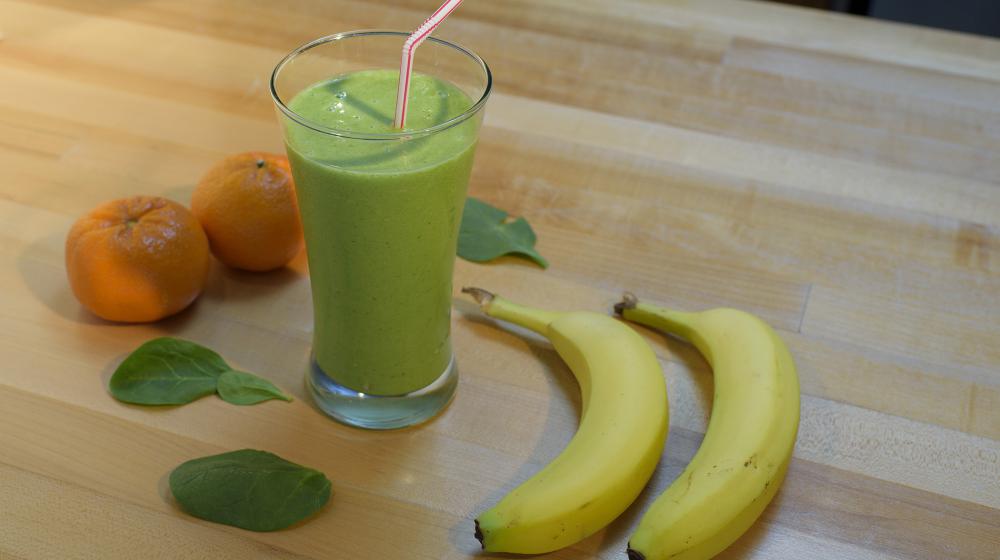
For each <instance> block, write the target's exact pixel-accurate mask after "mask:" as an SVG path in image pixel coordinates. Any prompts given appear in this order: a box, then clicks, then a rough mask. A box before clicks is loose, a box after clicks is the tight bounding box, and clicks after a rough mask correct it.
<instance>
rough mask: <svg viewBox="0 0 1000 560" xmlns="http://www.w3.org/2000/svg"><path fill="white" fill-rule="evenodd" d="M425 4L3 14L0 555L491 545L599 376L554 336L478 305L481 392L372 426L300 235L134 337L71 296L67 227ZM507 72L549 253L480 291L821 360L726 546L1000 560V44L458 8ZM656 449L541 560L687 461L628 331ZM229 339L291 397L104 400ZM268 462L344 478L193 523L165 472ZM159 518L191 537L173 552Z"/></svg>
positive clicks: (548, 9) (551, 8)
mask: <svg viewBox="0 0 1000 560" xmlns="http://www.w3.org/2000/svg"><path fill="white" fill-rule="evenodd" d="M433 4H434V2H431V1H429V0H386V1H381V2H368V1H361V0H324V1H323V2H319V1H316V0H289V1H288V2H282V3H248V2H242V1H240V0H215V1H213V2H203V1H201V0H172V1H168V0H145V1H138V0H93V1H88V2H76V1H72V0H34V1H28V0H0V36H2V39H0V83H3V84H4V86H3V87H0V169H2V170H3V172H2V175H0V177H2V180H0V294H2V295H0V298H2V299H0V357H2V359H3V363H4V367H3V368H2V369H0V421H2V422H3V426H4V427H3V429H0V449H3V452H2V453H0V501H2V502H3V504H4V515H3V516H0V558H3V559H4V560H7V559H8V558H9V559H11V560H35V559H48V558H53V559H55V558H59V559H77V558H101V559H116V558H123V559H124V558H135V557H137V556H136V552H135V551H136V550H140V549H141V550H142V551H143V554H142V557H143V558H206V557H212V558H247V557H253V558H296V559H299V558H301V559H306V558H316V559H319V558H331V557H340V556H344V557H352V558H367V557H372V558H375V557H377V558H388V559H394V558H407V559H409V558H435V559H436V558H445V559H449V560H452V559H459V558H469V557H478V558H488V557H492V556H491V555H487V554H483V553H481V552H479V551H478V549H477V547H478V543H477V542H476V541H475V540H474V539H473V538H472V534H471V530H470V526H471V521H470V520H471V519H472V518H473V517H474V516H475V514H476V513H477V512H479V511H481V510H482V509H484V508H486V507H489V505H491V504H492V503H494V502H495V501H496V500H497V499H499V497H501V496H502V495H503V494H504V493H505V492H506V491H508V490H510V489H511V488H513V487H514V486H515V485H516V484H518V483H519V482H520V481H523V480H524V479H526V478H527V477H529V476H530V475H531V474H532V473H534V472H536V471H537V469H538V468H540V467H541V466H542V465H544V464H545V463H546V462H547V461H549V460H550V459H552V458H553V457H554V456H555V455H556V454H558V452H559V451H560V449H561V448H562V446H563V445H565V443H566V442H567V441H568V440H569V438H570V437H571V436H572V434H573V431H574V429H575V427H576V423H577V418H578V415H579V407H580V403H579V397H578V395H577V389H576V386H575V384H574V382H573V379H572V376H571V375H570V373H569V372H568V371H567V369H566V367H565V365H564V364H563V363H562V362H561V360H560V359H559V358H558V356H557V355H556V354H555V352H554V351H553V350H552V348H551V346H550V345H548V344H547V343H546V342H545V341H542V340H540V339H538V338H537V337H530V336H529V337H525V336H523V334H524V333H523V332H521V331H517V330H512V329H508V328H506V327H504V326H503V325H499V324H496V323H494V322H493V321H490V320H487V319H484V318H483V317H482V316H481V314H480V313H479V312H478V310H477V309H476V307H475V306H474V305H472V304H471V302H469V301H467V300H466V299H464V298H463V297H462V296H461V295H460V294H458V293H457V291H456V297H455V301H454V309H455V312H454V315H453V323H452V327H453V332H454V339H455V346H456V352H457V357H458V361H459V364H460V369H461V372H462V381H461V386H460V389H459V395H458V397H457V398H456V400H455V401H454V402H453V403H452V404H451V405H450V407H449V408H448V409H447V410H446V411H445V412H444V413H443V414H442V415H441V416H439V417H438V418H436V419H435V420H434V421H432V422H430V423H428V424H426V425H424V426H422V427H420V428H416V429H410V430H403V431H398V432H390V433H367V432H361V431H358V430H354V429H350V428H347V427H344V426H341V425H339V424H336V423H334V422H331V421H329V420H327V419H326V418H325V417H323V416H321V415H320V414H319V413H318V412H316V411H315V410H314V409H313V408H312V407H311V406H310V404H309V403H308V401H307V397H306V395H305V391H304V387H303V385H302V374H303V372H304V371H305V368H306V366H307V363H308V356H309V344H310V338H311V334H312V317H311V307H310V303H309V282H308V278H307V276H306V262H305V257H304V255H300V256H299V257H298V258H297V259H296V260H295V261H293V262H292V263H291V265H290V266H289V267H287V268H286V269H284V270H281V271H278V272H275V273H271V274H263V275H261V274H248V273H240V272H236V271H232V270H228V269H225V268H224V267H222V266H219V265H217V264H216V265H214V266H213V270H212V275H211V278H210V281H209V285H208V287H207V289H206V292H205V294H204V295H203V296H202V297H201V298H200V299H199V301H198V302H197V303H196V304H195V305H194V306H193V307H192V308H190V309H189V310H187V311H185V312H183V313H181V314H179V315H177V316H175V317H173V318H169V319H167V320H165V321H161V322H159V323H156V324H152V325H115V324H110V323H106V322H103V321H101V320H99V319H97V318H95V317H93V316H91V315H89V314H88V313H87V312H86V311H84V310H83V309H82V308H80V306H79V304H77V303H76V301H75V300H74V299H73V296H72V294H71V293H70V292H69V290H68V287H67V285H66V282H65V276H64V274H65V273H64V270H63V264H62V263H63V254H62V251H63V242H64V238H65V234H66V231H67V230H68V228H69V226H70V224H71V223H72V221H73V219H74V218H75V217H76V216H78V215H80V214H81V213H83V212H85V211H86V210H88V209H89V208H91V207H93V206H95V205H96V204H97V203H99V202H101V201H103V200H106V199H110V198H115V197H121V196H127V195H131V194H138V193H143V194H159V195H164V196H168V197H171V198H174V199H176V200H179V201H181V202H185V203H186V202H188V201H189V200H190V194H191V190H192V188H193V185H194V184H195V183H196V182H197V180H198V178H199V177H200V175H201V174H202V173H203V172H204V171H205V170H206V169H207V168H208V166H209V165H211V164H212V163H213V162H214V161H216V160H217V159H219V158H220V157H222V156H224V155H226V154H228V153H232V152H237V151H244V150H249V149H257V150H272V151H280V150H281V149H282V146H281V140H280V137H279V135H278V130H277V124H276V121H275V118H274V114H273V109H272V108H271V102H270V99H269V97H268V94H267V79H268V76H269V73H270V71H271V69H272V68H273V65H274V63H275V62H276V61H277V60H278V59H279V58H280V57H281V56H282V55H283V54H284V53H286V52H288V51H289V50H291V49H292V48H293V47H295V46H297V45H298V44H301V43H303V42H305V41H306V40H309V39H312V38H314V37H316V36H320V35H324V34H328V33H331V32H334V31H340V30H346V29H357V28H373V27H380V28H403V29H405V28H411V27H413V26H415V25H416V24H418V23H419V21H420V20H421V19H422V17H424V16H426V14H427V13H428V12H429V11H430V10H432V9H433V7H434V6H433ZM439 34H440V35H441V36H443V37H446V38H449V39H454V40H457V41H459V42H462V43H464V44H466V45H468V46H469V47H471V48H473V49H474V50H476V51H477V52H479V53H480V54H482V55H483V57H484V58H485V59H486V60H487V61H488V62H489V63H490V64H491V67H492V68H493V71H494V75H495V78H496V82H495V92H494V95H493V97H492V99H491V101H490V105H489V107H488V110H487V118H486V126H485V128H484V130H483V132H482V138H481V142H480V147H479V152H478V154H477V159H476V164H475V168H474V171H473V179H472V183H471V186H470V192H471V193H472V194H474V195H475V196H478V197H481V198H483V199H486V200H488V201H491V202H493V203H495V204H497V205H499V206H501V207H503V208H505V209H507V210H509V211H511V212H512V213H513V214H515V215H524V216H526V217H527V218H528V219H529V220H530V221H531V223H532V224H533V226H534V227H535V230H536V231H537V233H538V235H539V243H538V248H539V250H540V251H541V252H542V253H543V254H544V255H545V256H546V257H547V258H548V259H549V260H550V262H551V267H550V268H549V269H548V270H545V271H542V270H540V269H538V268H537V267H535V266H533V265H531V264H530V263H526V262H524V261H520V260H517V259H510V258H504V259H500V260H498V261H496V262H494V263H490V264H486V265H476V264H471V263H465V262H461V261H460V262H458V263H457V266H456V276H455V284H456V287H458V286H461V285H466V284H474V285H481V286H483V287H487V288H490V289H494V290H496V291H498V292H502V293H504V294H505V295H507V296H510V297H512V298H517V299H519V300H522V301H524V302H526V303H534V304H538V305H542V304H544V305H547V306H550V307H552V308H559V309H592V310H607V309H608V308H609V307H610V305H611V304H612V303H613V302H614V301H616V300H617V298H618V296H619V295H620V293H621V292H622V291H623V290H626V289H628V290H632V291H635V292H637V293H639V294H640V295H641V296H642V297H644V298H646V299H649V300H652V301H657V302H659V303H662V304H665V305H672V306H676V307H679V308H684V309H700V308H707V307H713V306H720V305H727V306H735V307H740V308H744V309H748V310H750V311H753V312H755V313H757V314H759V315H760V316H762V317H763V318H765V319H766V320H767V321H768V322H770V323H771V324H772V325H774V326H775V327H776V328H777V329H778V331H779V333H780V334H781V335H782V337H783V338H784V339H785V340H786V341H787V342H788V344H789V346H790V348H791V350H792V353H793V355H794V357H795V360H796V362H797V364H798V367H799V375H800V378H801V384H802V390H803V400H802V425H801V429H800V436H799V440H798V443H797V447H796V450H795V459H794V460H793V462H792V465H791V468H790V470H789V475H788V479H787V483H786V485H785V486H784V487H783V489H782V491H781V492H780V493H779V495H778V498H777V499H776V501H775V503H774V504H773V505H772V506H771V507H769V508H768V510H767V511H766V512H765V514H764V516H763V518H762V519H761V521H760V522H759V523H757V524H756V525H755V526H754V528H753V529H752V530H751V531H750V532H749V533H748V534H747V535H746V536H745V537H744V538H742V539H740V540H739V541H738V542H737V543H736V544H735V545H734V546H733V547H732V548H730V549H729V550H727V551H726V552H725V553H723V554H722V555H721V556H720V557H721V558H727V559H730V558H731V559H734V560H735V559H751V558H821V559H827V558H829V559H831V560H833V559H843V558H851V559H869V558H871V559H876V558H878V559H882V558H889V559H900V560H901V559H912V558H917V559H933V560H940V559H942V558H949V559H953V558H954V559H970V560H997V559H1000V552H998V551H1000V352H998V350H997V344H996V341H998V340H1000V267H998V263H1000V160H998V159H997V158H996V157H995V154H996V153H997V150H998V149H1000V105H997V103H996V100H997V99H1000V63H998V61H1000V41H996V40H993V39H986V38H979V37H972V36H966V35H961V34H955V33H949V32H941V31H935V30H930V29H921V28H914V27H907V26H900V25H889V24H885V23H881V22H877V21H874V20H864V19H858V18H853V17H847V16H842V15H835V14H827V13H823V12H819V11H816V10H805V9H795V8H789V7H786V6H778V5H773V4H768V3H760V2H750V1H743V0H740V1H736V0H699V2H680V1H668V0H627V1H623V2H618V3H613V4H609V3H607V2H599V1H597V0H574V1H570V0H547V1H544V2H541V1H533V0H508V1H506V2H502V3H501V2H466V3H465V4H463V6H462V8H461V10H459V11H458V12H456V14H454V15H453V16H452V17H451V18H449V20H448V22H447V23H446V24H445V25H444V26H443V27H442V28H441V30H440V32H439ZM640 332H641V333H642V334H643V336H645V337H646V338H647V339H648V340H649V342H650V343H651V344H652V345H653V347H654V349H655V351H656V353H657V355H658V357H659V358H660V361H661V364H662V366H663V369H664V374H665V375H666V379H667V383H668V388H669V391H670V400H671V407H672V408H671V434H670V439H669V442H668V445H667V451H666V454H665V456H664V459H663V460H662V461H661V464H660V467H659V469H658V471H657V473H656V475H655V476H654V479H653V481H652V482H651V483H650V486H649V487H648V488H647V490H646V491H645V492H644V494H643V495H642V496H641V497H640V498H639V500H638V501H637V503H636V504H635V505H634V506H633V507H632V508H630V509H629V510H628V511H627V512H626V513H625V514H624V515H623V516H622V517H621V518H620V519H619V520H617V521H616V522H615V523H613V524H612V525H611V526H610V527H608V528H607V529H606V530H604V531H602V532H600V533H598V534H596V535H594V536H593V537H591V538H589V539H587V540H585V541H583V542H581V543H579V544H578V545H576V546H574V547H572V548H570V549H567V550H564V551H561V552H558V553H555V554H552V555H548V556H545V557H546V558H550V557H551V558H601V559H605V558H607V559H610V558H623V554H622V551H623V550H624V546H625V543H626V541H627V538H628V536H629V533H630V532H631V530H633V529H634V527H635V524H636V523H637V522H638V519H639V517H640V515H641V513H642V511H643V510H644V509H645V507H646V506H647V505H648V504H649V503H650V502H651V501H652V499H653V498H655V496H656V494H657V493H658V492H659V491H660V490H662V489H663V488H665V487H666V486H667V485H668V484H669V483H670V482H671V481H672V480H673V478H674V477H675V476H677V474H678V473H679V472H680V471H681V470H682V469H683V467H684V465H685V464H686V462H687V461H688V460H689V459H690V457H691V456H692V455H693V453H694V452H695V450H696V449H697V445H698V442H699V441H700V437H701V436H700V434H702V433H703V432H704V429H705V426H706V423H707V419H708V416H709V413H710V400H711V394H712V382H711V372H710V369H709V368H708V366H707V365H706V364H705V363H704V361H703V360H702V359H701V358H700V356H698V355H697V353H696V352H695V351H694V350H693V349H691V348H690V347H688V346H686V345H684V344H682V343H679V342H677V341H674V340H671V339H667V338H665V337H663V336H661V335H659V334H657V333H654V332H652V331H648V330H646V329H640ZM162 334H171V335H176V336H183V337H186V338H190V339H193V340H196V341H199V342H201V343H204V344H207V345H209V346H211V347H213V348H215V349H216V350H218V351H219V352H220V353H222V354H223V355H224V356H225V357H226V358H227V359H228V360H229V361H230V362H231V363H233V364H235V365H237V366H238V367H241V368H243V369H247V370H250V371H255V372H259V373H261V374H264V375H266V376H267V377H269V378H270V379H272V380H274V381H275V382H276V383H278V384H279V385H280V386H281V387H282V388H283V389H285V390H286V391H288V392H289V393H290V394H292V395H294V396H295V397H296V400H295V402H293V403H290V404H286V403H277V402H272V403H266V404H263V405H260V406H256V407H246V408H240V407H232V406H229V405H226V404H225V403H223V402H221V401H219V400H218V399H214V398H208V399H203V400H201V401H198V402H196V403H193V404H191V405H188V406H185V407H180V408H170V409H157V410H150V409H146V408H142V407H133V406H126V405H123V404H121V403H118V402H116V401H114V400H113V399H111V398H110V397H109V396H108V394H107V392H106V382H107V379H108V377H109V376H110V372H111V371H113V369H114V367H115V366H116V365H117V363H118V362H119V361H120V360H121V358H122V357H123V356H124V355H125V354H126V353H127V352H128V351H130V350H131V349H133V348H134V347H136V346H138V345H139V344H141V343H142V342H143V341H145V340H146V339H148V338H150V337H153V336H157V335H162ZM239 447H255V448H262V449H267V450H270V451H273V452H276V453H279V454H281V455H282V456H285V457H288V458H289V459H292V460H295V461H299V462H302V463H304V464H307V465H310V466H313V467H316V468H320V469H321V470H323V471H325V472H326V473H327V474H328V475H329V476H330V478H331V479H333V481H334V492H335V495H334V498H333V500H331V503H330V505H329V506H328V507H327V508H326V509H325V510H324V511H323V512H322V513H321V514H320V515H319V516H317V517H316V518H315V519H313V520H311V521H310V522H308V523H305V524H302V525H299V526H296V527H295V528H293V529H291V530H288V531H282V532H278V533H268V534H255V533H249V532H246V531H241V530H238V529H233V528H228V527H223V526H218V525H213V524H209V523H205V522H202V521H198V520H195V519H192V518H190V517H188V516H186V515H184V514H183V513H182V512H180V511H179V510H178V509H177V508H176V506H175V505H173V503H172V502H171V500H170V497H169V492H167V491H166V488H165V485H164V480H165V479H164V477H165V475H166V474H167V473H168V472H169V471H170V470H171V469H172V468H173V467H175V466H176V465H177V464H179V463H181V462H183V461H184V460H187V459H190V458H192V457H195V456H199V455H205V454H209V453H217V452H221V451H225V450H230V449H235V448H239ZM163 535H170V538H169V539H164V538H163Z"/></svg>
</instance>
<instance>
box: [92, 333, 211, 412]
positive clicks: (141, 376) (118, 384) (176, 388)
mask: <svg viewBox="0 0 1000 560" xmlns="http://www.w3.org/2000/svg"><path fill="white" fill-rule="evenodd" d="M229 369H230V367H229V366H228V365H227V364H226V362H225V361H224V360H223V359H222V357H220V356H219V355H218V354H216V353H215V352H213V351H211V350H209V349H208V348H205V347H204V346H201V345H198V344H195V343H193V342H190V341H187V340H181V339H178V338H170V337H163V338H156V339H153V340H150V341H149V342H147V343H145V344H143V345H142V346H140V347H139V348H137V349H136V350H135V351H134V352H132V353H131V354H129V355H128V357H127V358H125V360H124V361H123V362H122V363H121V365H119V366H118V369H116V370H115V373H114V375H112V376H111V381H110V383H109V389H110V390H111V395H112V396H114V397H115V398H116V399H118V400H120V401H124V402H128V403H134V404H186V403H189V402H191V401H194V400H197V399H200V398H201V397H204V396H206V395H211V394H212V393H214V392H215V387H216V383H217V381H218V377H219V375H220V374H221V373H222V372H224V371H228V370H229Z"/></svg>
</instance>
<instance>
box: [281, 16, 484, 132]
mask: <svg viewBox="0 0 1000 560" xmlns="http://www.w3.org/2000/svg"><path fill="white" fill-rule="evenodd" d="M369 36H391V37H400V38H406V37H409V36H410V33H409V32H406V31H392V30H383V29H364V30H358V31H344V32H341V33H334V34H332V35H326V36H324V37H320V38H318V39H313V40H312V41H309V42H307V43H304V44H302V45H300V46H299V47H297V48H295V49H294V50H292V52H290V53H288V54H287V55H285V56H284V58H282V59H281V60H280V61H279V62H278V64H277V65H276V66H275V67H274V70H273V71H272V72H271V84H270V89H271V99H272V100H273V101H274V104H275V106H276V107H277V108H278V109H279V110H280V111H281V112H282V113H284V115H285V116H286V117H288V118H290V119H292V120H293V121H295V122H297V123H299V124H300V125H302V126H305V127H307V128H311V129H312V130H315V131H316V132H320V133H323V134H329V135H331V136H339V137H341V138H350V139H354V140H405V139H410V138H414V137H418V136H427V135H429V134H433V133H435V132H440V131H442V130H447V129H449V128H451V127H453V126H456V125H458V124H460V123H462V122H464V121H465V120H467V119H468V118H469V117H471V116H473V115H475V114H476V113H478V112H479V111H480V110H481V109H482V108H483V106H484V105H486V100H487V98H489V96H490V92H491V91H492V89H493V73H492V72H491V71H490V67H489V65H488V64H486V61H485V60H483V59H482V58H481V57H480V56H479V55H477V54H476V53H474V52H472V51H471V50H469V49H467V48H465V47H463V46H461V45H459V44H457V43H453V42H451V41H445V40H444V39H438V38H437V37H428V38H427V39H426V40H427V41H429V42H432V43H436V44H438V45H442V46H445V47H450V48H452V49H454V50H456V51H458V52H459V53H462V54H464V55H465V56H467V57H469V58H470V59H472V61H473V62H475V63H478V65H479V66H480V68H481V69H482V70H483V72H484V73H485V74H486V87H485V88H483V94H482V96H481V97H480V98H479V100H478V101H476V102H475V103H473V104H472V106H471V107H469V108H468V109H466V110H465V111H464V112H462V114H460V115H457V116H455V117H452V118H450V119H448V120H446V121H444V122H442V123H438V124H436V125H434V126H430V127H427V128H420V129H416V130H404V131H400V132H389V133H373V132H355V131H350V130H342V129H338V128H331V127H328V126H324V125H321V124H318V123H315V122H312V121H310V120H309V119H307V118H305V117H303V116H302V115H300V114H298V113H296V112H295V111H293V110H292V109H291V108H289V107H288V106H287V105H286V104H285V102H284V100H282V99H281V96H280V95H278V90H277V86H276V82H277V80H278V74H279V73H280V72H281V70H282V69H283V68H284V67H285V66H286V65H287V64H288V63H289V62H291V61H292V60H294V59H295V58H296V57H297V56H299V55H300V54H303V53H305V52H306V51H308V50H310V49H313V48H315V47H318V46H321V45H325V44H327V43H332V42H334V41H341V40H344V39H351V38H354V37H369ZM400 48H402V44H400Z"/></svg>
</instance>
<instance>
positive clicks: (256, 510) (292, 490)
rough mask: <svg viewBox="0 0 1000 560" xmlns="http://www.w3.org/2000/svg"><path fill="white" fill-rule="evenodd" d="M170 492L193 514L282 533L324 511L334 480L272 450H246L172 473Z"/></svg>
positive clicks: (187, 465)
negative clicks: (319, 511)
mask: <svg viewBox="0 0 1000 560" xmlns="http://www.w3.org/2000/svg"><path fill="white" fill-rule="evenodd" d="M170 491H171V492H172V493H173V495H174V498H175V499H176V500H177V503H178V504H180V506H181V508H182V509H183V510H184V511H186V512H187V513H189V514H191V515H193V516H195V517H198V518H200V519H205V520H207V521H212V522H213V523H223V524H225V525H232V526H234V527H240V528H243V529H249V530H251V531H276V530H278V529H284V528H285V527H288V526H289V525H292V524H294V523H297V522H299V521H301V520H302V519H305V518H306V517H309V516H310V515H312V514H313V513H315V512H316V511H318V510H319V509H320V508H321V507H323V505H324V504H326V502H327V500H329V499H330V481H329V480H328V479H327V478H326V476H325V475H324V474H323V473H321V472H319V471H317V470H313V469H310V468H306V467H303V466H301V465H296V464H295V463H291V462H289V461H286V460H284V459H282V458H281V457H278V456H277V455H275V454H273V453H268V452H266V451H257V450H254V449H241V450H239V451H231V452H229V453H222V454H221V455H211V456H208V457H202V458H200V459H192V460H190V461H188V462H186V463H183V464H181V465H180V466H179V467H177V468H176V469H174V470H173V472H171V473H170Z"/></svg>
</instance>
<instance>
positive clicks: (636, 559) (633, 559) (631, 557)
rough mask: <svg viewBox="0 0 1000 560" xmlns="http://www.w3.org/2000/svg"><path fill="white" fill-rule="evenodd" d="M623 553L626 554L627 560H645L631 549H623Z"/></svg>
mask: <svg viewBox="0 0 1000 560" xmlns="http://www.w3.org/2000/svg"><path fill="white" fill-rule="evenodd" d="M625 552H626V554H628V560H646V557H645V556H643V554H642V553H641V552H639V551H638V550H632V548H631V547H629V548H627V549H625Z"/></svg>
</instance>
